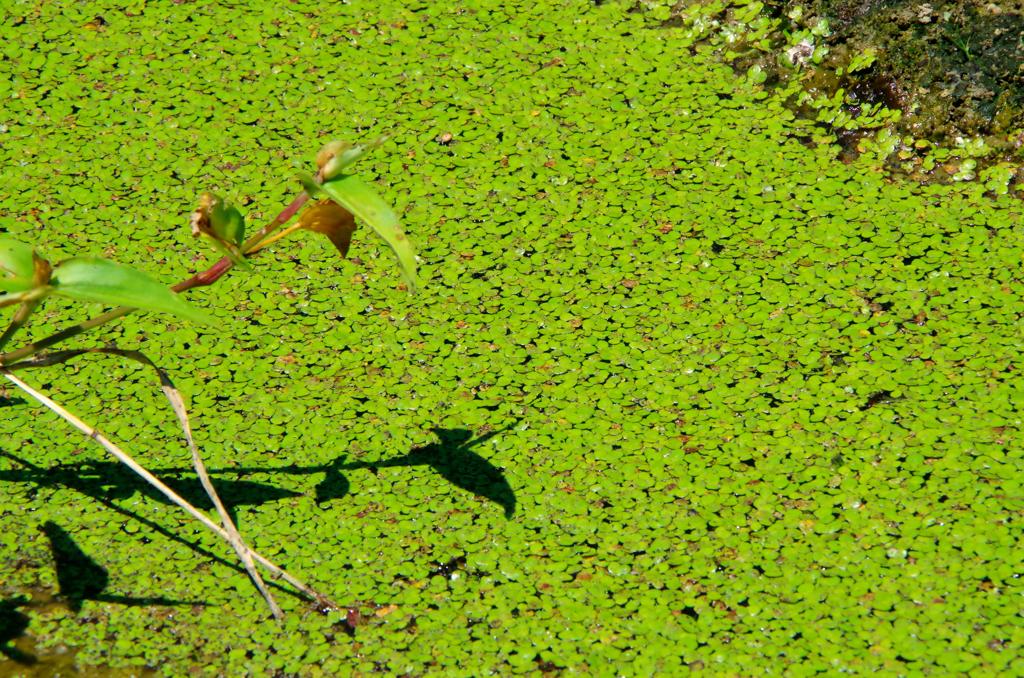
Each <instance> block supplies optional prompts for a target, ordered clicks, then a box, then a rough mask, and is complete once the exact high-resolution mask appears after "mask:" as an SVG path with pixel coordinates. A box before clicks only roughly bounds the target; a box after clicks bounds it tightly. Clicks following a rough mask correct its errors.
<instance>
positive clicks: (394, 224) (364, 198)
mask: <svg viewBox="0 0 1024 678" xmlns="http://www.w3.org/2000/svg"><path fill="white" fill-rule="evenodd" d="M320 191H321V192H323V193H324V194H326V195H327V197H329V198H330V199H331V200H333V201H334V202H336V203H338V204H339V205H341V206H342V207H344V208H345V209H347V210H348V211H349V212H351V213H352V214H354V215H356V217H357V218H359V219H362V220H363V221H365V222H366V223H367V224H369V225H370V228H372V229H373V230H374V231H376V232H377V235H379V236H380V237H381V238H383V239H384V242H386V243H387V244H388V245H389V246H390V247H391V250H392V251H393V252H394V253H395V256H396V257H397V258H398V265H399V268H400V269H401V271H402V277H403V278H405V282H406V283H407V284H408V285H409V291H415V290H416V255H415V254H414V253H413V250H412V244H411V243H410V242H409V238H408V237H406V235H405V233H403V232H402V228H401V226H400V225H399V223H398V215H396V214H395V213H394V211H393V210H392V209H391V208H390V207H389V206H388V204H387V203H386V202H384V200H383V199H382V198H381V197H380V196H379V195H377V192H376V191H374V190H373V188H371V187H370V186H369V185H368V184H366V183H365V182H363V181H362V180H361V179H359V178H357V177H355V176H353V175H351V174H342V175H340V176H337V177H335V178H334V179H331V180H330V181H325V182H324V183H322V184H320Z"/></svg>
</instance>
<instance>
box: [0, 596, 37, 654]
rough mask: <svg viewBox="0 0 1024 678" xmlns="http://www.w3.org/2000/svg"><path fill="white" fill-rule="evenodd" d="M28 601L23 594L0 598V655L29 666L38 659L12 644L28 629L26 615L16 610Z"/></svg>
mask: <svg viewBox="0 0 1024 678" xmlns="http://www.w3.org/2000/svg"><path fill="white" fill-rule="evenodd" d="M28 603H29V599H28V598H27V597H25V596H15V597H13V598H8V599H7V600H0V656H3V657H7V658H8V659H9V660H11V661H13V662H15V663H16V664H22V665H24V666H31V665H32V664H37V663H38V662H39V660H38V659H37V658H36V657H35V656H34V655H31V654H29V653H28V652H23V651H21V650H19V649H18V648H16V647H15V646H14V641H16V640H17V639H18V638H20V637H21V636H22V635H24V634H25V630H26V629H28V615H26V614H23V613H22V612H19V611H18V608H19V607H24V606H25V605H27V604H28Z"/></svg>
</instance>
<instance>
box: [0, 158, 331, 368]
mask: <svg viewBox="0 0 1024 678" xmlns="http://www.w3.org/2000/svg"><path fill="white" fill-rule="evenodd" d="M317 177H319V173H318V174H317ZM308 200H309V195H308V194H307V193H306V192H305V191H303V192H302V193H300V194H299V195H298V196H296V198H295V199H294V200H292V201H291V203H289V204H288V206H287V207H285V208H284V209H283V210H281V212H280V214H278V215H277V216H276V217H274V218H273V219H272V220H271V221H270V223H268V224H267V225H266V226H264V227H263V228H261V229H260V230H259V231H257V232H256V233H254V234H253V235H252V237H250V238H249V239H248V240H246V241H245V243H243V244H242V251H243V252H245V253H246V254H249V253H250V252H255V251H256V250H258V249H259V247H258V245H259V244H260V243H261V241H262V240H263V239H264V238H265V237H267V235H269V234H270V233H272V232H273V231H274V229H276V228H278V227H279V226H281V225H282V224H285V223H287V222H288V220H289V219H291V218H292V217H293V216H295V214H296V212H298V211H299V210H300V209H302V206H303V205H305V204H306V201H308ZM231 266H232V263H231V260H230V259H228V258H227V257H224V258H223V259H221V260H220V261H218V262H217V263H215V264H214V265H213V266H211V267H210V268H208V269H206V270H205V271H202V272H201V273H196V274H195V275H193V276H192V277H191V278H187V279H185V280H182V281H181V282H179V283H178V284H176V285H174V286H173V287H171V289H172V290H173V291H175V292H184V291H186V290H190V289H193V288H196V287H205V286H207V285H212V284H213V283H215V282H217V281H218V280H219V279H220V278H221V276H223V275H224V274H225V273H227V272H228V271H229V270H231ZM134 310H136V309H135V308H134V307H131V306H120V307H118V308H115V309H112V310H110V311H107V312H106V313H103V314H101V315H98V316H96V317H94V318H90V319H89V320H85V321H83V322H80V323H78V324H77V325H72V326H70V327H65V328H64V329H62V330H60V331H59V332H55V333H53V334H51V335H50V336H48V337H44V338H42V339H40V340H39V341H36V342H33V343H31V344H27V345H25V346H22V347H21V348H19V349H18V350H16V351H11V352H9V353H4V354H3V355H0V365H10V364H12V363H15V362H18V361H19V360H23V359H25V358H28V357H29V356H32V355H35V354H36V353H39V352H40V351H42V350H43V349H45V348H49V347H50V346H53V345H54V344H58V343H60V342H62V341H64V340H65V339H70V338H71V337H75V336H78V335H79V334H82V333H84V332H88V331H89V330H91V329H93V328H94V327H99V326H100V325H105V324H106V323H108V322H111V321H112V320H116V319H118V318H120V317H122V316H125V315H128V314H129V313H131V312H132V311H134ZM12 326H13V323H12ZM17 329H18V328H17V327H15V328H14V330H11V328H8V332H5V333H4V336H5V337H7V335H8V333H10V334H12V335H13V333H14V331H15V330H17ZM2 345H3V344H2V343H0V346H2Z"/></svg>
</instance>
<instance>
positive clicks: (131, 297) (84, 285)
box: [50, 257, 210, 322]
mask: <svg viewBox="0 0 1024 678" xmlns="http://www.w3.org/2000/svg"><path fill="white" fill-rule="evenodd" d="M50 284H51V285H52V286H53V292H54V294H60V295H62V296H65V297H70V298H72V299H76V300H78V301H95V302H98V303H101V304H108V305H110V306H132V307H134V308H141V309H144V310H147V311H166V312H168V313H174V314H175V315H179V316H181V317H182V318H186V319H188V320H192V321H195V322H210V317H209V316H207V315H206V314H205V313H203V312H202V311H199V310H198V309H196V308H193V307H192V306H190V305H189V304H187V303H185V302H184V301H182V299H181V298H180V297H179V296H178V295H176V294H175V293H174V292H172V291H171V290H169V289H168V288H166V287H164V286H163V285H161V284H160V283H158V282H157V281H155V280H153V279H152V278H150V277H149V276H148V275H146V274H145V273H142V272H140V271H136V270H135V269H134V268H129V267H128V266H123V265H121V264H115V263H114V262H112V261H107V260H106V259H97V258H94V257H76V258H74V259H68V260H67V261H64V262H61V263H60V265H58V266H57V267H56V268H55V269H54V271H53V278H52V279H51V281H50Z"/></svg>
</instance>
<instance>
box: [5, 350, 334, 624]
mask: <svg viewBox="0 0 1024 678" xmlns="http://www.w3.org/2000/svg"><path fill="white" fill-rule="evenodd" d="M23 366H24V367H28V365H23ZM0 374H2V375H3V376H4V377H5V378H7V380H8V381H10V382H12V383H13V384H14V385H15V386H17V387H18V388H20V389H21V390H22V391H24V392H25V393H27V394H28V395H30V396H31V397H32V398H33V399H35V400H36V401H38V402H39V403H41V404H43V405H44V406H45V407H47V408H48V409H50V410H51V411H52V412H54V413H55V414H57V416H59V417H60V418H61V419H64V421H66V422H68V423H69V424H71V425H72V426H74V427H75V428H77V429H78V430H79V431H81V432H82V433H84V434H85V435H86V436H88V437H89V438H91V439H93V440H95V441H96V442H97V443H99V444H100V445H101V446H102V447H103V448H104V449H106V450H107V451H108V452H110V453H111V454H112V455H114V457H115V458H116V459H117V460H118V461H120V462H121V463H122V464H124V465H125V466H127V467H128V468H130V469H131V470H132V471H134V472H135V473H136V474H137V475H139V476H140V477H141V478H142V479H143V480H145V481H146V482H147V483H149V484H150V485H152V486H153V487H155V488H156V489H157V490H158V491H159V492H160V493H161V494H163V495H164V496H165V497H167V498H168V499H169V500H170V501H172V502H173V503H175V504H177V505H178V506H180V507H181V508H183V509H184V510H185V511H186V512H187V513H188V514H189V515H191V516H192V517H193V518H195V519H196V520H198V521H199V522H201V523H202V524H203V525H205V526H206V527H207V528H208V529H210V530H211V531H213V532H214V533H215V534H217V535H218V536H220V538H221V539H224V540H225V541H227V542H228V543H231V541H232V540H231V536H230V535H229V534H228V532H227V531H226V530H224V528H222V527H221V526H219V525H217V524H216V523H215V522H213V521H212V520H210V519H209V518H208V517H207V516H206V515H205V514H204V513H203V512H202V511H200V510H199V509H197V508H196V507H194V506H192V504H190V503H188V502H187V501H185V499H183V498H182V497H180V496H179V495H178V494H177V493H176V492H175V491H174V490H172V489H171V488H169V487H167V485H165V484H164V483H162V482H160V480H159V479H158V478H157V477H156V476H154V475H153V474H151V473H150V472H149V471H147V470H146V469H145V468H143V467H142V466H141V465H140V464H139V463H138V462H136V461H135V460H134V459H133V458H132V457H131V456H130V455H129V454H128V453H127V452H125V451H124V450H122V449H121V448H120V447H118V446H117V445H115V444H114V443H113V442H111V441H110V440H109V439H108V438H107V437H106V436H104V435H103V434H102V433H100V432H99V431H98V430H97V429H95V428H94V427H92V426H89V425H88V424H86V423H85V422H84V421H82V420H81V419H79V418H78V417H76V416H75V415H74V414H72V413H71V412H69V411H68V410H66V409H64V407H62V406H61V405H58V404H57V403H56V402H54V401H53V400H51V399H50V398H48V397H46V396H45V395H43V394H42V393H40V392H38V391H36V390H35V389H33V388H32V387H31V386H29V385H28V384H26V383H25V382H24V381H22V380H21V379H19V378H18V377H16V376H14V375H13V374H12V373H11V371H10V370H9V369H6V368H0ZM249 552H250V553H251V554H252V557H253V559H254V560H255V561H256V562H259V563H260V564H261V565H263V567H265V568H266V569H267V570H269V571H270V572H271V576H272V577H273V578H275V579H276V578H280V579H284V580H285V581H287V582H288V583H289V584H291V585H292V586H294V587H295V588H296V589H298V590H299V591H301V592H302V593H304V594H306V595H307V596H309V598H311V599H312V600H315V601H316V602H317V603H318V604H320V605H322V606H324V607H330V608H334V609H337V607H338V606H337V604H336V603H334V602H333V601H332V600H330V599H329V598H327V597H326V596H324V595H323V594H321V593H319V592H317V591H315V590H314V589H312V588H310V587H309V586H306V585H305V584H304V583H303V582H302V581H300V580H299V579H296V578H295V577H294V576H292V575H291V574H289V573H288V572H286V571H285V570H284V569H282V568H280V567H278V566H277V565H275V564H274V563H273V562H272V561H271V560H269V559H268V558H267V557H265V556H263V555H262V554H260V553H259V552H257V551H254V550H252V549H249Z"/></svg>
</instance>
